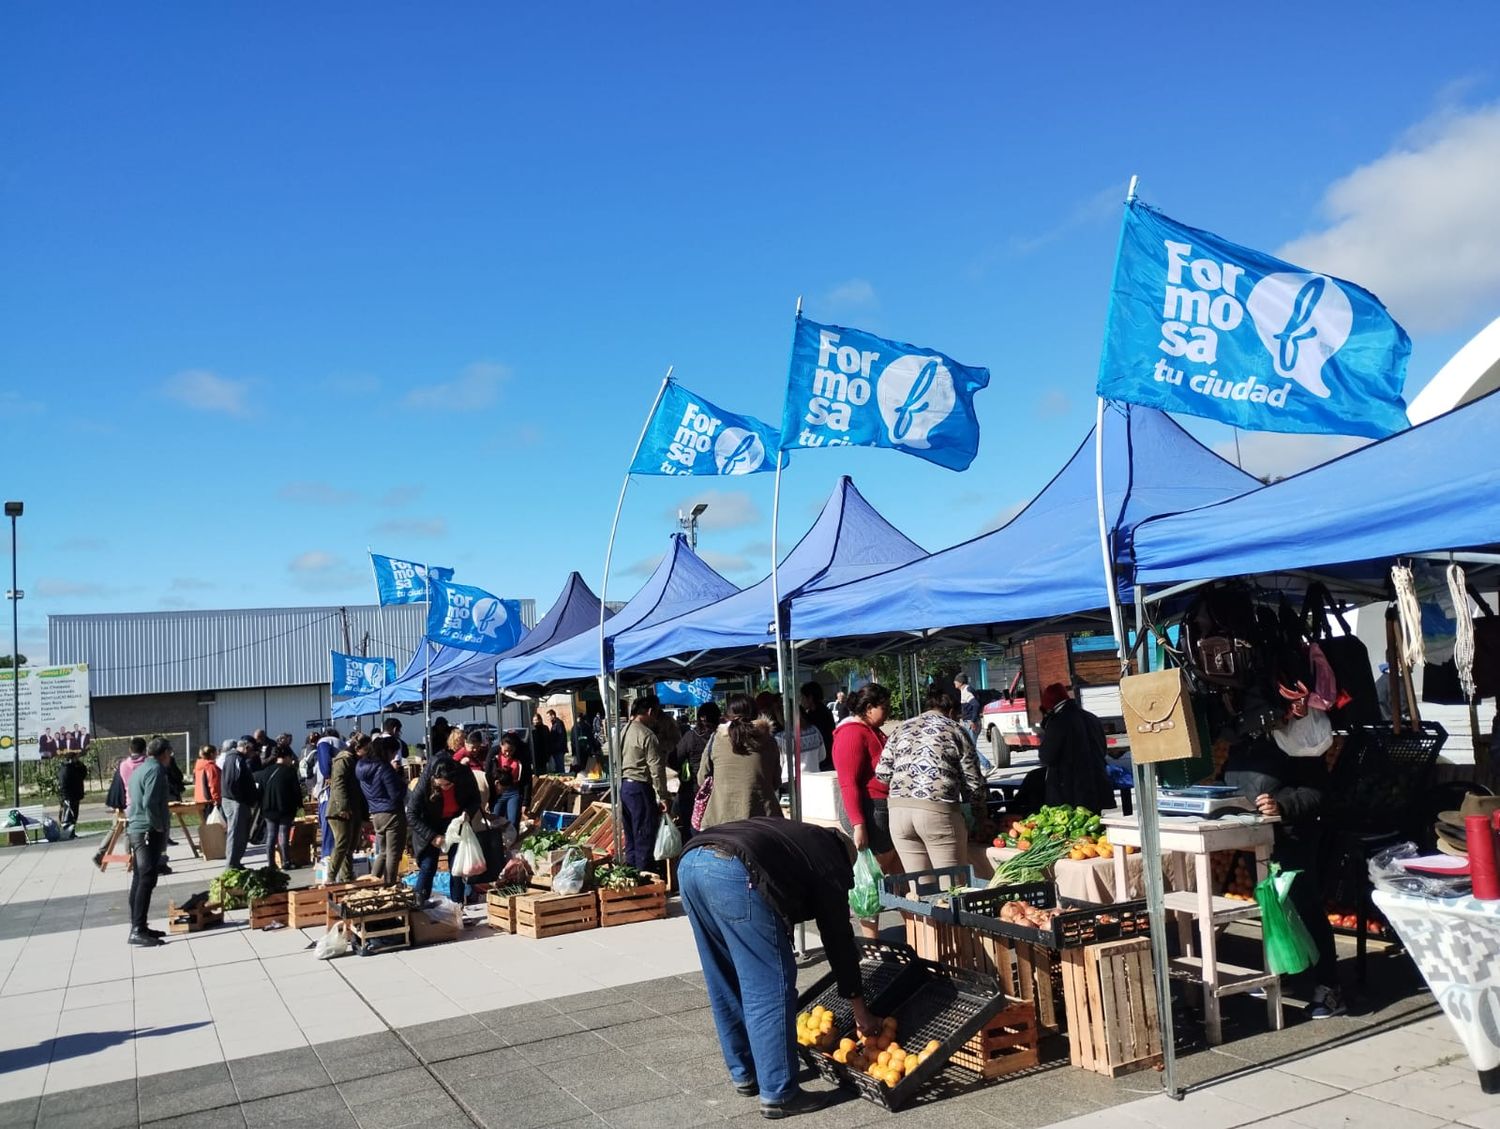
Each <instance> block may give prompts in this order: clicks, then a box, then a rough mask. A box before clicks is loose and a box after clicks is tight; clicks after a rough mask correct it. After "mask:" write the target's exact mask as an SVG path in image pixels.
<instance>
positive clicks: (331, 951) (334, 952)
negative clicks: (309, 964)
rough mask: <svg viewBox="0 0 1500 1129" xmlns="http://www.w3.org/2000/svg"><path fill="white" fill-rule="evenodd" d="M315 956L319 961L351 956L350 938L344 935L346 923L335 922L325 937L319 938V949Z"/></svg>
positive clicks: (314, 953) (315, 951)
mask: <svg viewBox="0 0 1500 1129" xmlns="http://www.w3.org/2000/svg"><path fill="white" fill-rule="evenodd" d="M313 955H314V956H315V957H317V958H318V959H319V960H332V959H333V958H334V957H341V956H348V955H349V938H348V937H346V936H345V935H344V923H343V922H342V921H339V922H335V923H334V924H333V925H332V926H331V927H330V928H329V930H328V932H327V933H324V934H323V936H321V937H320V938H318V947H317V949H316V950H314V952H313Z"/></svg>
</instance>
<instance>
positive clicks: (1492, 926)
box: [1374, 890, 1500, 1094]
mask: <svg viewBox="0 0 1500 1129" xmlns="http://www.w3.org/2000/svg"><path fill="white" fill-rule="evenodd" d="M1374 899H1375V904H1376V905H1377V906H1379V907H1380V910H1381V912H1382V913H1384V914H1385V919H1386V920H1387V921H1388V922H1390V924H1391V928H1393V929H1395V931H1396V934H1397V936H1399V937H1400V938H1401V942H1402V944H1404V945H1405V946H1406V950H1407V952H1409V953H1411V955H1412V959H1414V960H1415V961H1416V962H1417V967H1418V968H1419V969H1421V970H1422V976H1423V978H1424V979H1425V980H1426V981H1427V986H1428V987H1429V988H1431V989H1432V995H1433V997H1434V998H1435V999H1436V1000H1437V1002H1438V1003H1439V1004H1440V1005H1442V1008H1443V1013H1444V1014H1445V1015H1447V1017H1448V1020H1449V1022H1451V1023H1452V1024H1453V1029H1454V1030H1455V1031H1457V1032H1458V1037H1459V1039H1460V1040H1462V1042H1463V1045H1464V1049H1465V1050H1467V1051H1468V1052H1469V1058H1470V1060H1471V1061H1472V1062H1473V1063H1474V1069H1476V1070H1477V1071H1479V1086H1480V1089H1482V1090H1483V1091H1484V1092H1485V1093H1486V1094H1496V1093H1500V902H1481V901H1479V900H1477V899H1475V898H1445V899H1440V898H1423V897H1419V896H1418V895H1415V894H1398V893H1394V892H1392V891H1388V890H1376V891H1375V893H1374Z"/></svg>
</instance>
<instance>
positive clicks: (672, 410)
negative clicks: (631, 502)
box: [630, 381, 777, 475]
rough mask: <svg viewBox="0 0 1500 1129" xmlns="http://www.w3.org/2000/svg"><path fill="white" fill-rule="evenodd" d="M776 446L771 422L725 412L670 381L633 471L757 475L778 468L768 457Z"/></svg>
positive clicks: (648, 429)
mask: <svg viewBox="0 0 1500 1129" xmlns="http://www.w3.org/2000/svg"><path fill="white" fill-rule="evenodd" d="M776 446H777V443H776V429H775V428H774V427H772V426H771V425H770V424H768V423H762V422H761V421H760V420H758V419H756V418H755V417H754V416H741V415H735V414H734V413H733V412H726V411H724V410H723V409H722V408H719V407H716V406H715V405H713V404H711V403H709V402H708V401H707V400H705V399H704V398H703V397H702V396H699V395H696V394H695V393H692V392H689V391H688V390H687V389H686V388H684V387H682V385H680V384H677V383H675V382H672V381H668V382H667V386H666V388H665V389H664V390H663V392H662V396H661V402H660V403H658V404H657V406H656V412H655V413H654V414H653V415H652V417H651V422H650V424H649V425H647V428H646V437H645V439H644V440H642V442H641V449H640V451H639V452H638V453H637V454H636V457H635V462H633V463H631V464H630V473H631V474H671V475H678V474H690V475H708V474H733V475H739V474H755V473H756V472H757V471H764V470H775V469H776V461H775V460H774V459H767V458H766V452H767V451H774V450H775V449H776Z"/></svg>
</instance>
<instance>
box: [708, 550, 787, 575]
mask: <svg viewBox="0 0 1500 1129" xmlns="http://www.w3.org/2000/svg"><path fill="white" fill-rule="evenodd" d="M698 555H699V556H700V557H702V558H703V560H704V561H705V562H706V563H707V564H708V566H709V568H711V569H713V570H714V571H715V572H718V573H722V574H723V575H725V576H734V575H735V574H736V573H748V572H753V571H755V570H756V569H758V568H760V567H761V565H760V564H759V563H758V562H756V561H752V560H751V559H750V558H749V557H747V556H745V555H744V554H742V553H720V552H716V551H715V550H713V549H699V550H698ZM770 568H771V562H770V561H769V560H767V561H766V562H765V570H766V571H767V572H769V571H770Z"/></svg>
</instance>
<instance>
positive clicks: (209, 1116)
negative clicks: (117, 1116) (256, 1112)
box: [143, 1106, 245, 1129]
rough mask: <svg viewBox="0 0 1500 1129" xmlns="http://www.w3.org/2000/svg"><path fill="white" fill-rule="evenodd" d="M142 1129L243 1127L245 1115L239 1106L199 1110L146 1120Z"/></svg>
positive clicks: (239, 1128)
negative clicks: (155, 1119) (177, 1115)
mask: <svg viewBox="0 0 1500 1129" xmlns="http://www.w3.org/2000/svg"><path fill="white" fill-rule="evenodd" d="M143 1129H245V1115H244V1114H242V1113H241V1112H240V1109H239V1106H233V1107H231V1108H229V1109H213V1110H200V1111H198V1112H197V1113H185V1114H182V1115H181V1116H180V1117H167V1118H163V1119H162V1120H161V1121H147V1122H144V1123H143Z"/></svg>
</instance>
